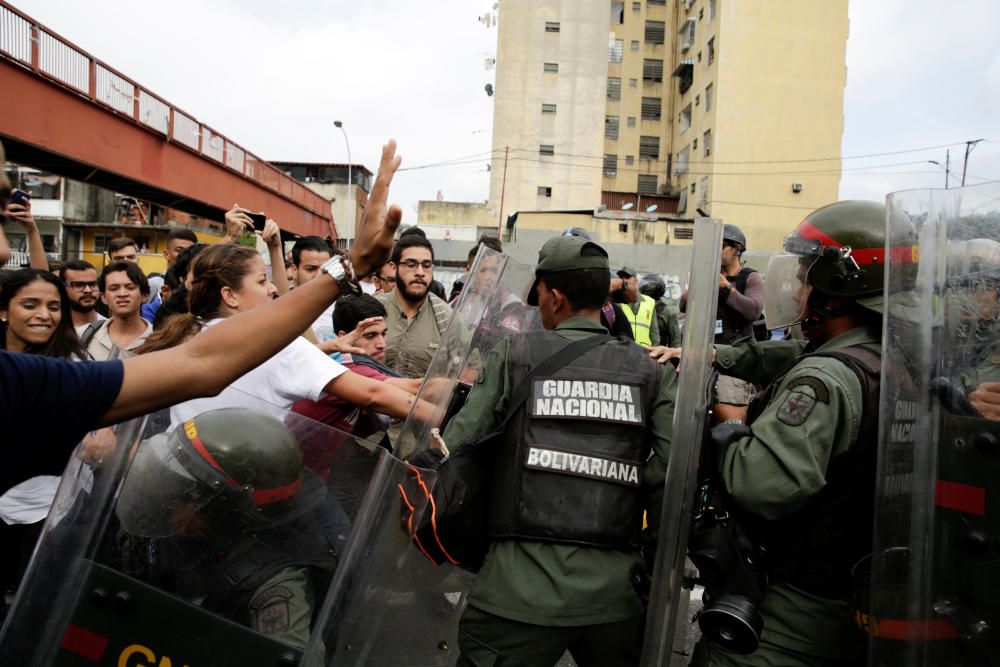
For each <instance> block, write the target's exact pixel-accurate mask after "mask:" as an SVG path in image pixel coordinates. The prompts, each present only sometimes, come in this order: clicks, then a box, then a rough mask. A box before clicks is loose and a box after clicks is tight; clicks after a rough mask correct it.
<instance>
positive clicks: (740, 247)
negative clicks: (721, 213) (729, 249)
mask: <svg viewBox="0 0 1000 667" xmlns="http://www.w3.org/2000/svg"><path fill="white" fill-rule="evenodd" d="M727 241H728V242H729V243H732V244H733V245H735V246H736V250H737V252H739V254H741V255H742V254H743V253H744V252H746V249H747V235H746V234H744V233H743V230H742V229H740V228H739V227H737V226H736V225H733V224H730V223H728V222H727V223H726V224H725V225H723V227H722V242H723V243H726V242H727Z"/></svg>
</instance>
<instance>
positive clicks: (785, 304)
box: [764, 254, 816, 329]
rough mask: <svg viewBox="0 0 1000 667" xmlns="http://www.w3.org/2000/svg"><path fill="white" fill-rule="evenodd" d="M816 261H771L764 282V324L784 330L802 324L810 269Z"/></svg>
mask: <svg viewBox="0 0 1000 667" xmlns="http://www.w3.org/2000/svg"><path fill="white" fill-rule="evenodd" d="M815 261H816V258H815V257H803V256H802V255H790V254H782V255H775V256H773V257H771V260H770V261H769V262H768V264H767V279H766V280H765V281H764V321H765V323H766V325H767V328H768V329H783V328H785V327H789V326H791V325H793V324H797V323H799V322H801V321H802V318H803V317H804V316H805V312H806V302H807V300H808V297H809V293H808V284H809V283H808V280H807V278H808V276H809V269H810V268H811V267H812V264H813V262H815Z"/></svg>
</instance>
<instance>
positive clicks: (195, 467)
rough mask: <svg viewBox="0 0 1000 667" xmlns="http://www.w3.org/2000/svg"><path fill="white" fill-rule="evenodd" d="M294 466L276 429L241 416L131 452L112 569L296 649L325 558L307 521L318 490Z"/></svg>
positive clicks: (305, 632)
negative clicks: (118, 559) (119, 567)
mask: <svg viewBox="0 0 1000 667" xmlns="http://www.w3.org/2000/svg"><path fill="white" fill-rule="evenodd" d="M302 462H303V455H302V450H301V447H300V446H299V443H298V441H297V440H296V439H295V436H294V435H293V434H292V432H291V431H290V430H289V429H288V427H286V426H285V425H284V424H283V423H282V422H281V421H279V420H278V419H276V418H274V417H272V416H270V415H266V414H263V413H260V412H255V411H253V410H249V409H245V408H224V409H220V410H212V411H210V412H205V413H203V414H201V415H199V416H197V417H194V418H193V419H191V420H189V421H187V422H185V423H183V424H181V425H180V426H178V427H177V428H176V429H174V430H173V431H172V432H171V433H170V434H169V435H166V434H164V435H159V436H154V437H153V438H150V439H149V440H147V441H145V442H143V443H142V445H141V446H140V447H139V448H138V450H137V453H136V456H135V460H134V461H133V463H132V465H131V467H130V469H129V473H128V476H127V477H126V478H125V482H124V483H123V485H122V491H121V495H120V496H119V499H118V503H117V505H116V513H117V515H118V518H119V519H120V520H121V524H122V528H123V529H124V531H125V533H126V534H127V537H126V539H125V546H124V547H123V549H122V556H123V564H124V569H125V570H126V571H127V572H128V573H129V574H131V575H133V576H136V577H138V578H140V579H143V580H144V581H146V582H147V583H149V584H151V585H153V586H155V587H157V588H161V589H163V590H166V591H168V592H171V593H173V594H175V595H179V596H181V597H184V598H186V599H189V600H193V601H198V603H199V605H200V606H201V607H203V608H205V609H208V610H209V611H212V612H213V613H216V614H219V615H220V616H224V617H226V618H228V619H230V620H232V621H235V622H237V623H240V624H242V625H245V626H247V627H250V628H251V629H253V630H255V631H257V632H259V633H261V634H265V635H269V636H271V637H273V638H274V639H277V640H279V641H282V642H284V643H286V644H289V645H291V646H294V647H296V648H299V649H301V648H304V647H305V645H306V643H307V642H308V640H309V635H310V631H311V625H312V616H313V608H314V605H315V604H318V603H319V602H320V601H321V598H322V595H323V593H324V591H323V590H322V587H321V586H320V583H321V582H325V581H328V580H329V575H330V573H331V572H332V571H333V569H334V567H335V565H336V556H335V553H334V550H333V548H332V546H331V544H330V541H329V540H328V539H327V536H326V531H324V529H323V525H322V523H323V522H322V521H321V520H320V518H319V515H318V514H317V513H315V512H316V508H317V507H318V506H319V505H320V503H322V502H323V501H324V499H325V497H326V489H325V487H324V486H323V484H322V481H321V480H320V479H319V478H318V477H317V476H315V475H312V474H311V473H307V472H306V470H305V469H304V468H303V465H302ZM314 595H315V596H319V598H318V599H314Z"/></svg>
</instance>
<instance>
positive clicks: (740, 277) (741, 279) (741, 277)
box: [735, 266, 757, 294]
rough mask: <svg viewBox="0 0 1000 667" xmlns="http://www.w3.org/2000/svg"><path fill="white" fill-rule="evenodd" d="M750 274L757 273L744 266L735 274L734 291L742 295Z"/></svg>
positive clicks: (745, 289)
mask: <svg viewBox="0 0 1000 667" xmlns="http://www.w3.org/2000/svg"><path fill="white" fill-rule="evenodd" d="M751 273H757V271H756V270H754V269H751V268H750V267H749V266H744V267H743V268H742V269H740V272H739V273H737V274H736V281H735V282H736V291H737V292H739V293H740V294H744V293H745V292H746V291H747V280H749V279H750V274H751Z"/></svg>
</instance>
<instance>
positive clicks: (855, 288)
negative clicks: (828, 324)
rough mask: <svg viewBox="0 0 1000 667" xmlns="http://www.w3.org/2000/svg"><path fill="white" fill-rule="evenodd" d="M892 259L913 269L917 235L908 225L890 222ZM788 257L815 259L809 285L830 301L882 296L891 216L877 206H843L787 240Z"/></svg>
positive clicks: (809, 221) (810, 220) (816, 214)
mask: <svg viewBox="0 0 1000 667" xmlns="http://www.w3.org/2000/svg"><path fill="white" fill-rule="evenodd" d="M889 224H890V226H891V227H890V228H891V232H890V235H891V243H890V244H889V247H888V252H889V253H890V255H889V259H890V260H891V261H895V262H904V263H910V262H913V257H914V255H915V254H916V243H917V241H916V233H915V232H914V230H913V226H912V225H911V224H910V223H909V221H907V220H898V219H894V220H891V221H889ZM784 249H785V252H787V253H791V254H795V255H800V256H802V257H804V258H805V257H814V258H815V260H816V261H815V262H812V265H811V268H810V269H809V283H810V284H811V285H812V286H813V288H815V289H816V290H817V291H819V292H821V293H823V294H826V295H828V296H836V297H848V298H853V299H859V298H864V297H872V296H880V295H881V294H882V290H883V289H884V284H885V264H886V250H887V249H886V213H885V206H884V205H882V204H879V203H877V202H868V201H841V202H837V203H835V204H830V205H829V206H824V207H823V208H821V209H817V210H816V211H813V212H812V213H810V214H809V215H808V216H807V217H806V219H805V220H803V221H802V222H801V223H799V226H798V227H796V228H795V231H794V232H792V234H791V235H790V236H788V237H787V238H786V239H785V248H784Z"/></svg>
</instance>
